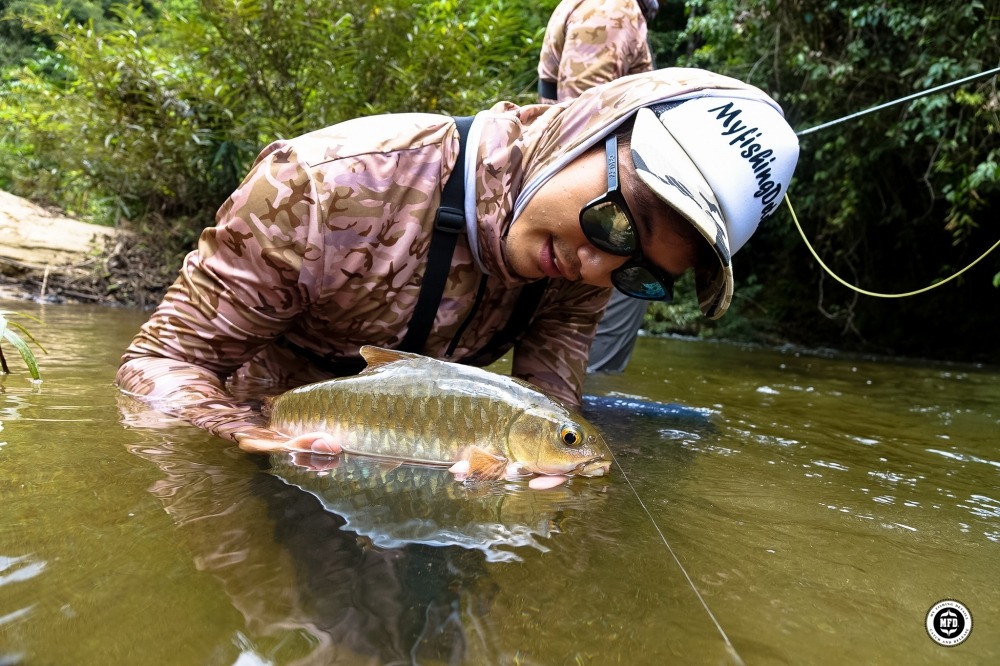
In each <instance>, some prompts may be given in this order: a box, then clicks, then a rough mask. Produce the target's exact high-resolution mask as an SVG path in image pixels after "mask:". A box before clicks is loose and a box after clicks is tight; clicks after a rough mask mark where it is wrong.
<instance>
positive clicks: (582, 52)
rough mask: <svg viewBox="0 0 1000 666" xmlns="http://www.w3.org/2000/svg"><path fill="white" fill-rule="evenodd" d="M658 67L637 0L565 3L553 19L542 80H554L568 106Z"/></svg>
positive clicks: (540, 60)
mask: <svg viewBox="0 0 1000 666" xmlns="http://www.w3.org/2000/svg"><path fill="white" fill-rule="evenodd" d="M652 67H653V60H652V56H651V55H650V52H649V45H648V44H647V43H646V19H645V18H643V16H642V12H641V11H640V8H639V4H638V3H637V2H636V0H617V1H615V2H608V1H607V0H562V2H560V3H559V5H558V6H557V7H556V8H555V10H554V11H553V12H552V15H551V16H550V17H549V22H548V25H547V26H546V28H545V39H544V40H543V41H542V50H541V53H540V54H539V57H538V78H539V79H541V80H542V81H553V82H555V84H556V90H557V91H558V92H557V94H558V99H547V98H544V97H542V98H541V100H540V101H542V102H543V103H548V104H555V103H556V102H565V101H566V100H568V99H573V98H574V97H577V96H579V94H580V93H582V92H583V91H584V90H586V89H588V88H592V87H593V86H596V85H599V84H601V83H604V82H605V81H612V80H614V79H617V78H619V77H622V76H627V75H629V74H637V73H640V72H648V71H649V70H650V69H652Z"/></svg>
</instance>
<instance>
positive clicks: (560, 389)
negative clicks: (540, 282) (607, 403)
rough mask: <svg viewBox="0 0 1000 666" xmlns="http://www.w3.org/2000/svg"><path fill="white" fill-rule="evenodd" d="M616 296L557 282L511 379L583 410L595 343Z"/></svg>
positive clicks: (516, 360)
mask: <svg viewBox="0 0 1000 666" xmlns="http://www.w3.org/2000/svg"><path fill="white" fill-rule="evenodd" d="M610 296H611V289H603V288H599V287H591V286H589V285H585V284H583V283H582V282H565V281H563V280H558V281H555V282H554V283H553V286H550V287H549V288H548V290H547V291H546V292H545V296H544V297H543V299H542V302H541V304H539V306H538V311H537V313H536V315H535V317H534V319H532V321H531V328H530V329H529V330H528V332H527V333H526V334H525V335H524V337H523V338H521V341H520V343H519V344H518V346H517V351H516V352H515V354H514V363H513V366H512V368H511V374H513V375H514V376H515V377H519V378H521V379H524V380H527V381H529V382H531V383H532V384H534V385H535V386H538V387H539V388H540V389H542V390H543V391H544V392H545V393H547V394H548V395H551V396H552V397H554V398H558V399H559V400H562V401H563V402H564V403H566V404H567V405H569V406H571V407H575V408H579V407H580V405H581V404H582V402H583V379H584V375H585V374H586V370H587V354H588V353H589V351H590V343H591V342H592V341H593V339H594V333H595V331H596V330H597V322H598V321H599V320H600V318H601V315H602V314H603V312H604V308H605V306H606V305H607V302H608V298H609V297H610Z"/></svg>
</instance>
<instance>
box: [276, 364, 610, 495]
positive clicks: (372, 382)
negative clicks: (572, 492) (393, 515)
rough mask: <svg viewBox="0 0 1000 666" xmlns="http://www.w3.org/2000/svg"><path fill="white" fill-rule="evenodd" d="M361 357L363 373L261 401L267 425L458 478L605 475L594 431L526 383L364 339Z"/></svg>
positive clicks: (601, 445) (606, 453) (606, 457)
mask: <svg viewBox="0 0 1000 666" xmlns="http://www.w3.org/2000/svg"><path fill="white" fill-rule="evenodd" d="M361 356H362V357H363V358H364V359H365V362H366V363H367V367H366V368H365V369H364V370H362V371H361V373H360V374H357V375H354V376H350V377H340V378H337V379H330V380H327V381H323V382H317V383H314V384H307V385H305V386H300V387H298V388H294V389H292V390H290V391H287V392H285V393H282V394H281V395H279V396H275V397H269V398H266V399H265V400H264V401H263V404H262V413H263V414H264V415H265V416H266V418H267V423H268V427H269V428H270V429H271V430H273V431H275V432H277V433H280V434H281V435H284V436H287V437H294V436H296V435H301V434H306V433H312V432H325V433H329V434H330V435H331V436H333V437H334V438H335V439H336V440H337V442H338V443H339V444H340V445H341V447H342V448H343V450H344V452H347V453H351V454H356V455H364V456H371V457H376V458H383V459H389V460H396V461H401V462H407V463H415V464H423V465H430V466H442V467H448V468H449V470H450V471H452V473H453V474H454V475H455V478H456V479H457V480H461V481H465V482H477V481H486V480H496V479H508V480H511V479H519V478H525V477H532V476H539V475H541V476H542V477H545V476H549V477H558V478H557V479H556V481H562V480H565V479H567V478H568V477H572V476H583V477H599V476H605V475H607V474H608V473H609V470H610V467H611V461H612V455H611V451H610V449H609V448H608V445H607V443H606V442H605V441H604V437H603V436H602V434H601V432H600V431H599V430H598V429H597V428H596V427H595V426H594V425H592V424H591V423H589V422H588V421H587V420H586V419H585V418H584V417H583V416H582V415H581V414H579V413H578V412H576V411H573V410H570V409H569V408H567V407H566V406H565V405H563V404H562V403H561V402H559V401H557V400H554V399H552V398H550V397H549V396H547V395H546V394H545V393H543V392H542V391H541V390H539V389H538V388H537V387H535V386H533V385H532V384H530V383H528V382H526V381H522V380H520V379H516V378H513V377H509V376H507V375H501V374H498V373H494V372H490V371H488V370H483V369H482V368H476V367H471V366H465V365H460V364H457V363H452V362H449V361H441V360H437V359H433V358H430V357H426V356H422V355H419V354H412V353H408V352H401V351H395V350H390V349H383V348H380V347H374V346H369V345H366V346H363V347H362V348H361ZM550 485H555V483H550V482H549V481H544V480H543V481H542V482H541V483H539V484H535V486H534V487H549V486H550Z"/></svg>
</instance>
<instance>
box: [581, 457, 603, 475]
mask: <svg viewBox="0 0 1000 666" xmlns="http://www.w3.org/2000/svg"><path fill="white" fill-rule="evenodd" d="M575 471H576V473H577V474H579V475H580V476H607V475H608V472H610V471H611V461H610V460H605V459H604V458H594V459H593V460H588V461H587V462H585V463H582V464H581V465H579V466H578V467H577V468H576V470H575Z"/></svg>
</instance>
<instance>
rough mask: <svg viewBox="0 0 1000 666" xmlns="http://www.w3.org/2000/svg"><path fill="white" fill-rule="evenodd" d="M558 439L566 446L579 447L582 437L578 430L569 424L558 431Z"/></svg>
mask: <svg viewBox="0 0 1000 666" xmlns="http://www.w3.org/2000/svg"><path fill="white" fill-rule="evenodd" d="M559 439H561V440H562V443H563V444H565V445H566V446H579V445H580V444H582V443H583V435H582V434H581V433H580V430H579V428H577V427H576V426H574V425H571V424H566V425H564V426H563V427H562V428H560V429H559Z"/></svg>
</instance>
